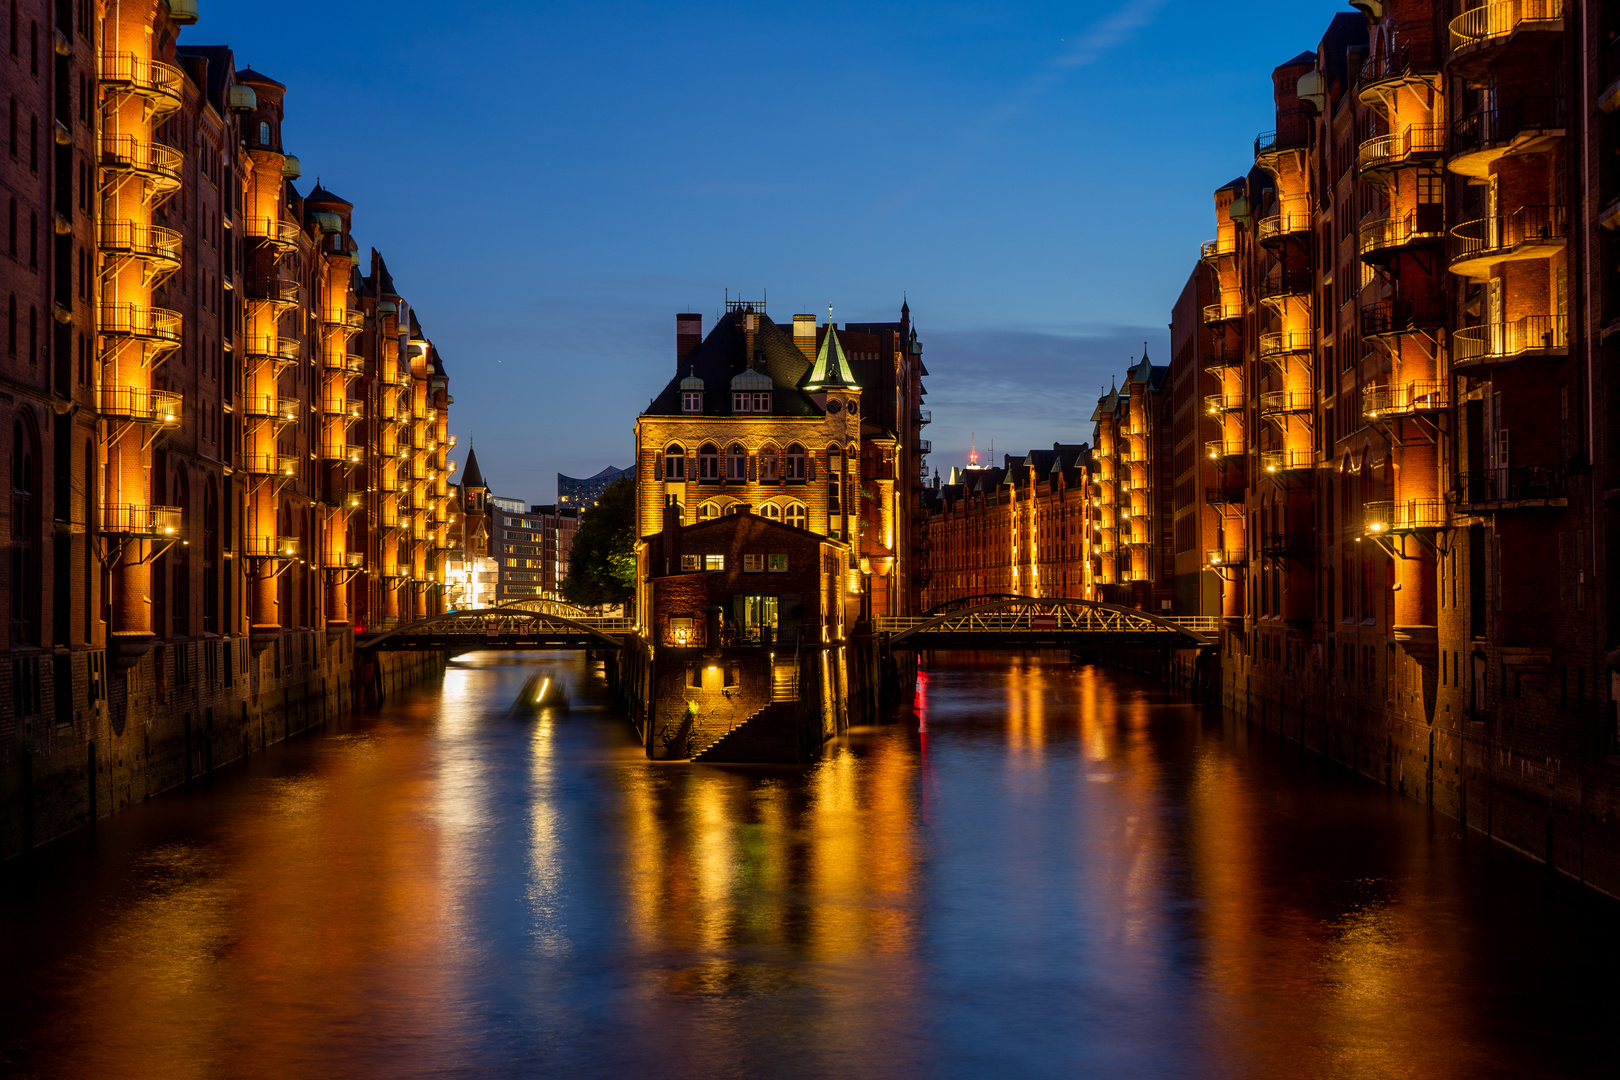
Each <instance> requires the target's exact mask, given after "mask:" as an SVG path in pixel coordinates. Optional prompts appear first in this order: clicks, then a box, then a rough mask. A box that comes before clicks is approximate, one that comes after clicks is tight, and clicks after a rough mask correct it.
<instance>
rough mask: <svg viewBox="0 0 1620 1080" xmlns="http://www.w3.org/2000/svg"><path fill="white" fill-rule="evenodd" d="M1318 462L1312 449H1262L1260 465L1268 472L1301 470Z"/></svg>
mask: <svg viewBox="0 0 1620 1080" xmlns="http://www.w3.org/2000/svg"><path fill="white" fill-rule="evenodd" d="M1315 464H1316V457H1315V454H1314V453H1313V452H1312V451H1310V450H1262V451H1260V467H1261V468H1262V469H1264V470H1265V471H1266V472H1268V473H1279V472H1299V471H1301V470H1304V469H1309V468H1311V467H1312V466H1314V465H1315Z"/></svg>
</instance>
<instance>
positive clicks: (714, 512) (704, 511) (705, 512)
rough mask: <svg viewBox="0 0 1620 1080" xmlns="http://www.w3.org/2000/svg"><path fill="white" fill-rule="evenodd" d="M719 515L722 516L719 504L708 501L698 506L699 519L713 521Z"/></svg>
mask: <svg viewBox="0 0 1620 1080" xmlns="http://www.w3.org/2000/svg"><path fill="white" fill-rule="evenodd" d="M719 516H720V508H719V507H718V506H716V505H714V503H712V502H706V503H704V504H703V505H702V506H700V507H698V520H699V521H713V520H714V519H715V518H717V517H719Z"/></svg>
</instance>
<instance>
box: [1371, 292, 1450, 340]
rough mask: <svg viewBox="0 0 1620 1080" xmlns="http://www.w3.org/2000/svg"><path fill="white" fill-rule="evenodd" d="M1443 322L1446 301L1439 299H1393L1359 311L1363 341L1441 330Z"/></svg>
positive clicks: (1416, 297)
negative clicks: (1364, 338)
mask: <svg viewBox="0 0 1620 1080" xmlns="http://www.w3.org/2000/svg"><path fill="white" fill-rule="evenodd" d="M1445 321H1446V305H1445V301H1444V300H1443V299H1442V298H1441V297H1439V296H1411V297H1396V298H1393V299H1389V300H1379V301H1376V302H1375V303H1371V304H1367V305H1366V306H1365V307H1363V308H1362V309H1361V334H1362V336H1363V337H1385V336H1388V335H1390V334H1409V333H1412V332H1413V331H1417V330H1424V329H1429V328H1432V327H1436V326H1440V325H1442V324H1443V323H1444V322H1445Z"/></svg>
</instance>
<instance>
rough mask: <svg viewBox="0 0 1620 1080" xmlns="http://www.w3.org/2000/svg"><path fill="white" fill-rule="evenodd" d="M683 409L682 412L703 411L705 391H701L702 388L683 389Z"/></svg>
mask: <svg viewBox="0 0 1620 1080" xmlns="http://www.w3.org/2000/svg"><path fill="white" fill-rule="evenodd" d="M681 411H682V412H702V411H703V391H701V390H684V391H682V392H681Z"/></svg>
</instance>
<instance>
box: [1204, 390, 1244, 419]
mask: <svg viewBox="0 0 1620 1080" xmlns="http://www.w3.org/2000/svg"><path fill="white" fill-rule="evenodd" d="M1241 408H1243V395H1242V394H1206V395H1204V411H1205V412H1207V413H1208V414H1209V415H1211V416H1216V415H1219V414H1220V413H1223V412H1236V411H1237V410H1239V409H1241Z"/></svg>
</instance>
